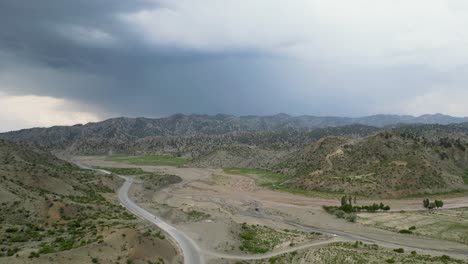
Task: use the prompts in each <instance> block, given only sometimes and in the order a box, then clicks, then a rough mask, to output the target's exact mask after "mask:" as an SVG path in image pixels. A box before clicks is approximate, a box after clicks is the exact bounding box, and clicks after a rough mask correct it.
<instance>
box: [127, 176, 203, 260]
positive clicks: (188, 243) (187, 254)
mask: <svg viewBox="0 0 468 264" xmlns="http://www.w3.org/2000/svg"><path fill="white" fill-rule="evenodd" d="M119 177H121V178H123V179H125V183H124V184H123V185H122V187H121V188H120V189H119V200H120V202H121V203H122V204H123V206H125V207H126V208H127V210H129V211H130V212H132V213H133V214H134V215H136V216H138V217H140V218H142V219H145V220H148V221H150V222H151V223H153V224H155V225H156V226H158V227H159V228H160V229H161V230H163V231H165V232H166V233H167V234H168V235H169V236H171V237H172V238H173V239H174V240H175V241H176V242H177V244H178V245H179V247H180V249H181V250H182V254H183V256H184V263H185V264H202V263H204V262H203V258H202V256H201V254H200V248H199V247H198V246H197V245H196V244H195V242H194V241H193V240H192V239H190V238H189V237H188V236H186V235H185V234H184V233H182V232H181V231H179V230H177V229H176V228H175V227H173V226H171V225H169V224H168V223H166V222H164V221H163V220H161V219H160V218H158V217H156V216H155V215H153V214H151V213H150V212H148V211H146V210H145V209H143V208H141V207H139V206H138V205H137V204H135V203H134V202H133V201H132V200H130V198H128V190H129V189H130V187H131V186H132V183H133V178H131V177H125V176H119Z"/></svg>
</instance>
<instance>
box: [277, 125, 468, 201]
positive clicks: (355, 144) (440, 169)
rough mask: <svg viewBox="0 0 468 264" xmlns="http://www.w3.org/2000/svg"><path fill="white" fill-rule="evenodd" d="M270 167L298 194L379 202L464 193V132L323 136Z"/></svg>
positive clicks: (467, 164)
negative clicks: (326, 193)
mask: <svg viewBox="0 0 468 264" xmlns="http://www.w3.org/2000/svg"><path fill="white" fill-rule="evenodd" d="M274 167H275V168H276V169H277V170H280V171H282V172H283V173H286V174H289V175H291V180H290V181H288V182H286V183H285V184H287V185H288V186H289V187H292V188H300V189H313V190H324V191H339V192H345V193H350V194H362V195H368V196H380V197H399V196H407V195H410V194H411V195H414V194H423V193H434V192H451V191H455V190H461V189H467V188H466V187H467V186H466V185H465V184H464V176H465V173H466V170H468V129H467V127H466V125H451V126H440V125H437V126H434V125H419V126H404V127H400V128H395V129H391V130H387V131H381V132H379V133H377V134H375V135H371V136H368V137H364V138H360V139H348V138H342V137H326V138H322V139H321V140H319V141H317V142H314V143H312V144H310V145H309V146H307V147H306V148H304V149H302V150H299V151H297V152H296V153H294V154H292V155H291V156H290V157H289V158H288V159H287V160H285V161H283V162H282V163H280V164H278V165H276V166H274Z"/></svg>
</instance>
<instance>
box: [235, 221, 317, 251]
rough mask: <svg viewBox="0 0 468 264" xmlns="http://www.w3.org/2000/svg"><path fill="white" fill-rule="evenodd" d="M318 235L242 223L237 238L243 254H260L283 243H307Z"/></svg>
mask: <svg viewBox="0 0 468 264" xmlns="http://www.w3.org/2000/svg"><path fill="white" fill-rule="evenodd" d="M320 235H321V234H319V233H303V232H299V231H294V230H281V231H279V230H274V229H272V228H270V227H267V226H260V225H249V224H246V223H243V224H242V225H241V231H240V233H239V238H240V240H241V245H240V246H239V249H240V250H242V251H244V252H249V253H254V254H261V253H266V252H269V251H271V250H273V249H274V248H275V247H276V246H277V245H279V244H282V243H284V242H290V245H293V244H294V242H298V241H301V242H302V241H307V240H311V239H315V238H317V237H319V236H320Z"/></svg>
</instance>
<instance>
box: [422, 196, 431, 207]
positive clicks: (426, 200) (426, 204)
mask: <svg viewBox="0 0 468 264" xmlns="http://www.w3.org/2000/svg"><path fill="white" fill-rule="evenodd" d="M429 204H430V202H429V199H427V198H426V199H424V200H423V206H424V208H429Z"/></svg>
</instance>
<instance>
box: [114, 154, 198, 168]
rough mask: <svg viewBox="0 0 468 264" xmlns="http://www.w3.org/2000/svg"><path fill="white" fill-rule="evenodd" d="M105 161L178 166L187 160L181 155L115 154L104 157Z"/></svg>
mask: <svg viewBox="0 0 468 264" xmlns="http://www.w3.org/2000/svg"><path fill="white" fill-rule="evenodd" d="M106 160H107V161H115V162H122V163H129V164H135V165H154V166H180V165H183V164H185V163H187V162H188V161H189V160H188V159H187V158H183V157H174V156H169V155H158V156H124V155H115V156H109V157H107V158H106Z"/></svg>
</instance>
